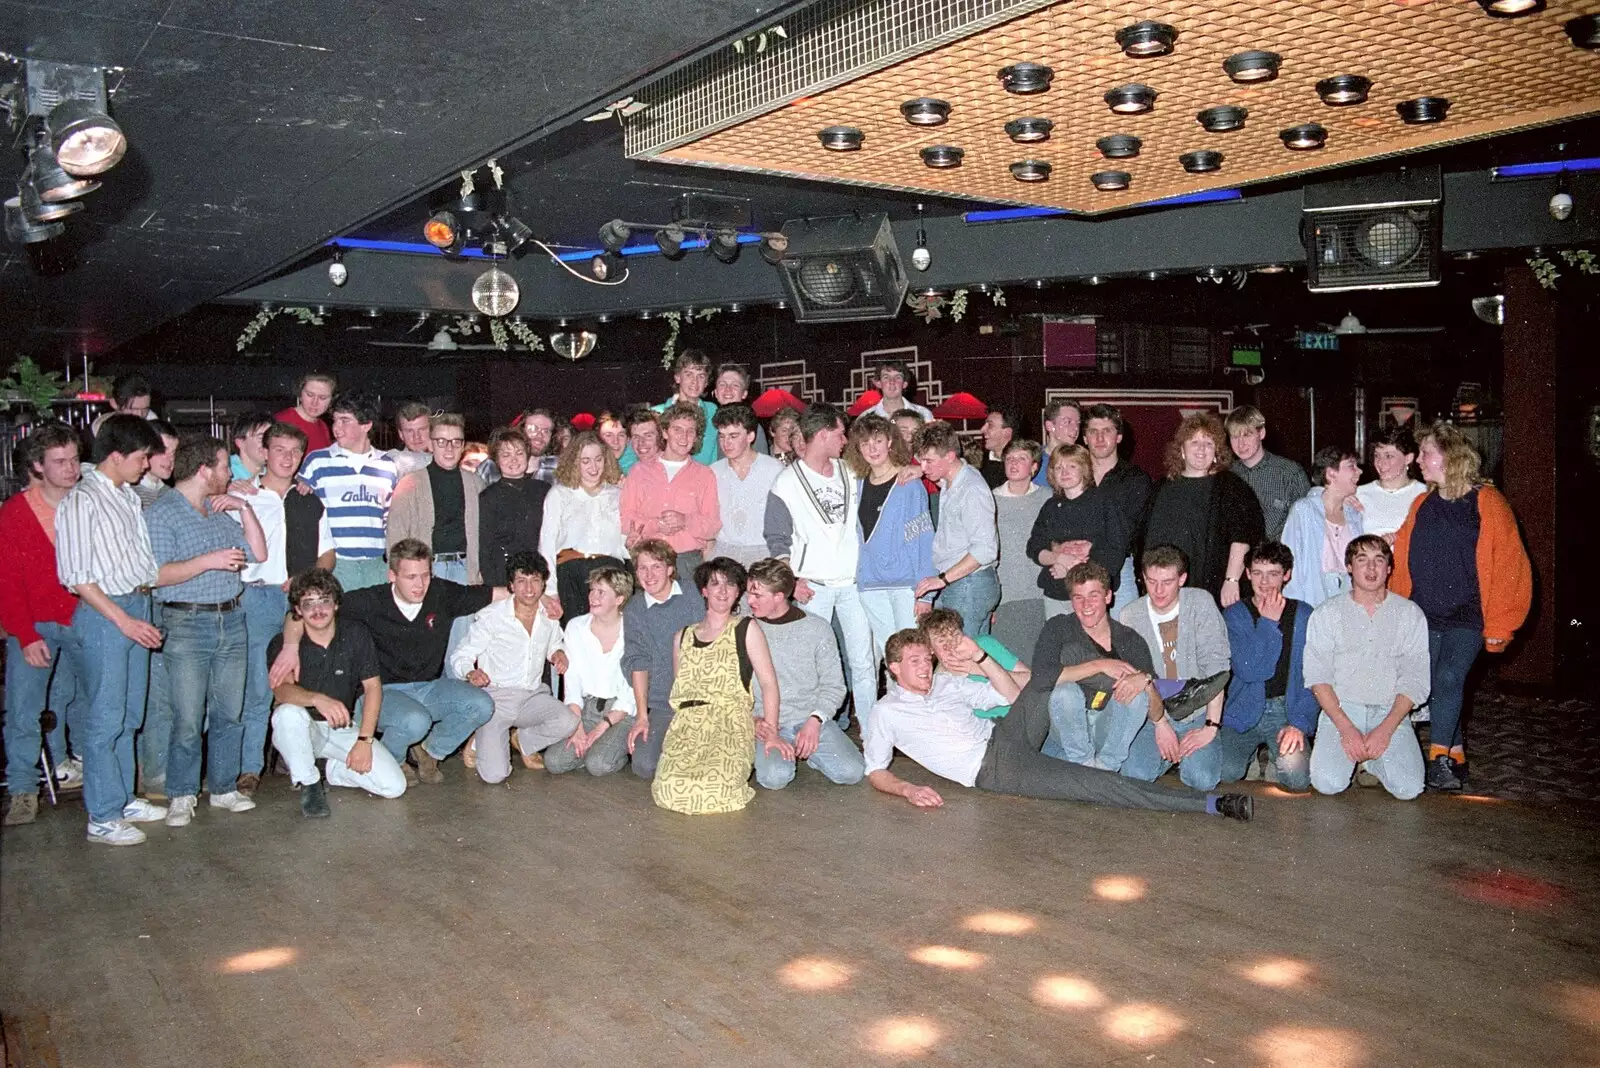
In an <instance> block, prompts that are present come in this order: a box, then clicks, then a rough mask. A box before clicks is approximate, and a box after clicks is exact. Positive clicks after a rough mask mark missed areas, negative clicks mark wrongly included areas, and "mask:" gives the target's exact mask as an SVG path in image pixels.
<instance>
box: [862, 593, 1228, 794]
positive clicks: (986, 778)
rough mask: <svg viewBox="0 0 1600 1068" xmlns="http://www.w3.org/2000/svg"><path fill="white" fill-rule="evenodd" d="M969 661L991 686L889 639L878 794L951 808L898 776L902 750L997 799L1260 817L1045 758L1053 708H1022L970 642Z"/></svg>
mask: <svg viewBox="0 0 1600 1068" xmlns="http://www.w3.org/2000/svg"><path fill="white" fill-rule="evenodd" d="M1060 618H1062V619H1066V618H1070V617H1066V616H1063V617H1060ZM1052 622H1055V620H1052ZM1047 626H1048V625H1047ZM960 654H961V658H962V659H963V660H965V661H969V662H971V663H973V664H975V665H976V666H977V668H978V670H979V671H981V672H983V675H984V679H985V681H983V682H973V681H972V680H971V679H967V678H962V677H961V676H959V675H953V674H951V673H949V672H943V671H935V670H934V666H933V663H934V662H933V650H932V648H931V647H930V646H929V645H928V639H927V638H926V637H924V636H923V635H922V633H921V632H920V631H916V630H902V631H899V632H897V633H896V634H895V635H893V636H892V637H891V638H890V639H889V642H888V646H887V648H886V650H885V653H884V656H885V660H886V662H887V663H888V667H889V675H890V677H891V678H892V679H893V682H892V684H891V685H890V687H889V693H888V694H887V695H886V696H885V697H883V698H882V699H881V700H880V701H878V703H877V704H876V705H874V706H873V709H872V715H871V716H870V717H868V719H867V721H866V728H865V736H864V738H863V745H862V748H863V750H864V755H865V757H866V766H867V781H868V782H870V783H871V784H872V787H873V789H875V790H878V791H880V792H882V793H886V794H893V795H895V796H897V797H903V798H905V799H906V800H907V801H910V802H911V803H912V804H913V805H917V806H918V807H922V808H926V807H931V806H935V805H942V804H944V799H943V798H942V797H940V796H939V792H938V791H937V790H935V789H934V788H933V787H931V786H918V785H916V784H914V783H909V782H906V781H905V780H903V779H900V778H899V777H897V776H896V775H894V774H893V773H891V772H890V771H889V762H890V761H891V760H893V759H894V751H895V750H896V749H899V750H900V751H901V752H902V753H904V754H905V755H906V756H908V757H910V758H911V759H912V760H915V761H916V762H917V763H919V764H921V765H922V766H923V767H924V768H926V769H927V770H929V771H931V772H933V773H934V774H936V775H940V776H943V777H944V778H947V779H951V780H953V781H954V782H957V783H959V784H961V785H962V786H976V787H977V788H978V789H980V790H989V791H991V792H994V793H1000V794H1013V795H1016V796H1019V797H1040V798H1049V799H1053V800H1063V801H1090V802H1094V803H1097V804H1102V805H1112V806H1116V807H1121V808H1146V809H1155V810H1158V811H1164V812H1208V813H1211V814H1214V815H1220V816H1229V817H1231V818H1233V819H1238V820H1247V819H1250V818H1251V816H1252V815H1253V814H1254V805H1253V802H1252V799H1251V798H1250V797H1249V796H1248V795H1245V794H1223V795H1220V796H1219V795H1217V794H1201V793H1197V792H1195V791H1193V790H1188V789H1176V790H1174V789H1167V788H1166V787H1163V786H1158V785H1156V784H1155V783H1146V782H1135V781H1134V780H1132V779H1127V778H1124V777H1123V776H1121V775H1117V774H1115V773H1113V772H1109V771H1101V770H1099V769H1097V768H1086V767H1080V766H1079V765H1077V764H1069V763H1067V762H1066V761H1063V760H1055V759H1053V758H1051V757H1047V756H1045V755H1044V754H1043V753H1041V752H1039V747H1040V745H1041V744H1043V742H1044V739H1045V734H1046V733H1047V732H1048V731H1049V729H1050V721H1049V716H1048V714H1047V713H1046V711H1045V708H1044V703H1043V702H1040V701H1032V702H1028V701H1021V702H1018V701H1017V697H1018V694H1019V693H1020V692H1021V687H1019V686H1018V685H1017V680H1016V679H1015V678H1013V677H1012V676H1011V674H1010V672H1008V671H1006V670H1005V669H1004V668H1002V667H1001V666H1000V665H999V664H998V663H997V662H996V661H995V659H994V657H992V656H990V655H988V654H987V653H984V652H982V651H981V650H979V649H977V648H976V646H975V644H973V643H971V640H970V639H965V640H964V642H963V644H962V645H961V648H960ZM1014 702H1015V703H1014ZM1003 704H1012V706H1013V707H1012V709H1011V711H1010V712H1009V713H1008V714H1007V715H1005V716H1004V717H1002V718H1000V719H996V720H991V719H980V718H979V717H978V716H976V715H974V714H973V713H974V712H975V711H976V710H977V709H980V708H992V707H994V706H995V705H1003Z"/></svg>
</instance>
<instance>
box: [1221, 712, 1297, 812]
mask: <svg viewBox="0 0 1600 1068" xmlns="http://www.w3.org/2000/svg"><path fill="white" fill-rule="evenodd" d="M1288 707H1289V706H1288V702H1287V701H1286V700H1285V699H1284V698H1282V697H1274V698H1272V699H1270V700H1269V701H1267V707H1266V708H1265V709H1263V710H1262V712H1261V718H1260V719H1259V720H1257V721H1256V725H1255V726H1254V727H1251V728H1250V729H1249V730H1247V731H1236V730H1234V729H1233V728H1232V727H1223V728H1222V730H1221V731H1219V732H1218V733H1217V740H1216V741H1215V742H1213V743H1212V744H1211V745H1208V746H1206V748H1207V749H1211V748H1213V747H1215V746H1218V745H1220V746H1221V747H1222V759H1221V761H1220V764H1221V769H1222V777H1221V778H1220V779H1219V780H1218V781H1219V782H1238V781H1239V780H1240V779H1242V778H1244V773H1245V772H1246V771H1248V770H1250V761H1252V760H1254V759H1255V756H1256V747H1257V746H1262V745H1264V746H1266V747H1267V752H1268V753H1270V754H1271V755H1272V763H1273V767H1274V768H1275V769H1276V770H1277V773H1278V785H1279V786H1281V787H1282V788H1283V789H1285V790H1290V791H1293V792H1294V793H1299V794H1303V793H1305V792H1306V791H1307V790H1309V789H1311V739H1310V738H1307V739H1306V744H1305V748H1303V749H1301V750H1300V751H1299V752H1298V753H1280V752H1278V732H1279V731H1281V730H1283V728H1285V727H1287V726H1288V725H1289V717H1288ZM1208 789H1209V787H1208Z"/></svg>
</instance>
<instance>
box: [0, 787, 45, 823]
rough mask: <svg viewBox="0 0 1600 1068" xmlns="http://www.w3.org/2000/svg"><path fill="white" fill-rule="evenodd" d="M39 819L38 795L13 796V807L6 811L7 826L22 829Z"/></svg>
mask: <svg viewBox="0 0 1600 1068" xmlns="http://www.w3.org/2000/svg"><path fill="white" fill-rule="evenodd" d="M38 818H39V795H38V794H12V795H11V807H10V808H8V809H6V818H5V826H7V827H20V826H22V825H23V824H24V823H32V822H33V821H34V820H36V819H38Z"/></svg>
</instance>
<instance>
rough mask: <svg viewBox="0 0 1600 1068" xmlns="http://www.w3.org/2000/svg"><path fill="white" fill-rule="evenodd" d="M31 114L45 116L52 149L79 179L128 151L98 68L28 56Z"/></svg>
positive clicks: (112, 163)
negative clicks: (111, 113) (107, 98)
mask: <svg viewBox="0 0 1600 1068" xmlns="http://www.w3.org/2000/svg"><path fill="white" fill-rule="evenodd" d="M27 78H28V114H29V115H30V116H37V117H41V118H43V119H44V120H45V122H44V125H45V130H46V131H47V134H48V137H49V145H50V150H51V151H52V152H53V153H54V154H55V158H56V161H57V162H58V163H60V164H61V168H62V170H64V171H66V172H67V173H68V174H71V175H76V176H77V177H79V178H84V177H88V176H90V175H95V174H102V173H104V172H105V171H109V170H110V169H111V168H112V167H115V166H116V165H117V163H118V162H119V161H120V160H121V159H122V157H123V156H124V155H126V154H127V152H128V138H127V136H126V135H125V134H124V133H123V132H122V127H120V126H118V125H117V123H116V120H115V119H113V118H112V117H111V115H110V114H109V113H108V111H107V108H108V106H109V105H108V104H107V100H106V78H105V74H104V72H102V71H100V70H99V69H98V68H95V67H78V66H73V65H71V64H67V63H52V62H50V61H49V60H42V59H30V60H28V74H27Z"/></svg>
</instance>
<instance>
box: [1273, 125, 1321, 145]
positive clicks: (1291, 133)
mask: <svg viewBox="0 0 1600 1068" xmlns="http://www.w3.org/2000/svg"><path fill="white" fill-rule="evenodd" d="M1278 136H1279V137H1281V138H1282V139H1283V147H1285V148H1292V149H1294V150H1295V151H1297V152H1303V151H1306V150H1308V149H1313V148H1321V147H1322V146H1323V145H1325V144H1327V143H1328V131H1327V130H1325V129H1323V127H1322V126H1321V125H1320V124H1318V123H1315V122H1307V123H1302V124H1301V125H1299V126H1291V127H1289V128H1288V129H1287V130H1280V131H1279V132H1278Z"/></svg>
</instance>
